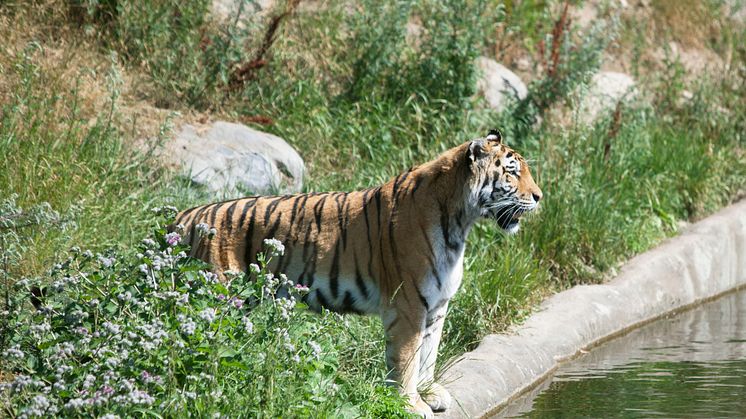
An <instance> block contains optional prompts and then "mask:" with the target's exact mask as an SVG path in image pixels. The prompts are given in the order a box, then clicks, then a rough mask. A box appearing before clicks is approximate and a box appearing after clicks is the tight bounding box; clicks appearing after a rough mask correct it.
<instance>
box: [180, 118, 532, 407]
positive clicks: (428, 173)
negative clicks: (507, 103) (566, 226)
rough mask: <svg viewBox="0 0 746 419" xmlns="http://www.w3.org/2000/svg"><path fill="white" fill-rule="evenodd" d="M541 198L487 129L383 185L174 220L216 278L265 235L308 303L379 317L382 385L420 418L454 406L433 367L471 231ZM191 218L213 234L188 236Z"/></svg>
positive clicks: (251, 257)
mask: <svg viewBox="0 0 746 419" xmlns="http://www.w3.org/2000/svg"><path fill="white" fill-rule="evenodd" d="M541 197H542V192H541V190H540V189H539V187H538V186H537V185H536V183H535V182H534V180H533V178H532V176H531V172H530V171H529V167H528V164H527V162H526V160H525V159H524V158H523V157H521V155H520V154H518V153H517V152H515V151H514V150H513V149H511V148H510V147H508V146H507V145H506V144H504V143H503V142H502V135H501V134H500V132H499V131H497V130H491V131H490V132H489V133H488V135H487V136H486V137H483V138H477V139H474V140H471V141H467V142H465V143H463V144H461V145H459V146H456V147H454V148H451V149H449V150H447V151H445V152H444V153H442V154H441V155H440V156H439V157H437V158H436V159H434V160H432V161H430V162H427V163H424V164H422V165H419V166H415V167H412V168H410V169H409V170H407V171H406V172H404V173H402V174H400V175H398V176H396V177H395V178H393V179H391V180H389V181H388V182H386V183H385V184H383V185H381V186H376V187H371V188H368V189H364V190H359V191H354V192H323V193H300V194H295V195H283V196H251V197H246V198H240V199H234V200H229V201H223V202H218V203H212V204H207V205H202V206H198V207H194V208H190V209H187V210H185V211H182V212H181V213H179V214H178V215H177V217H176V219H175V221H174V225H179V226H180V227H181V228H183V231H184V235H183V241H184V242H185V243H189V244H190V245H191V250H190V252H191V254H190V255H191V256H193V257H196V258H199V259H201V260H203V261H205V262H208V263H209V264H211V265H212V266H213V267H214V269H215V271H216V273H217V272H223V271H238V272H247V270H248V269H249V266H250V265H251V264H253V263H255V262H256V259H257V253H258V252H259V250H260V247H261V246H262V243H263V241H264V240H265V239H271V238H274V239H276V240H278V241H279V242H281V243H282V245H283V246H284V247H285V252H284V253H283V254H282V255H281V256H279V257H278V258H276V259H274V260H272V261H271V266H270V267H269V268H270V270H271V271H273V272H283V273H285V274H286V276H287V277H288V278H290V279H291V280H292V281H294V282H295V283H297V284H301V285H302V286H304V287H307V288H308V290H309V291H308V293H307V294H305V296H304V297H303V298H304V300H305V301H304V302H305V304H306V305H307V306H308V307H309V308H311V309H313V310H316V311H321V310H322V309H327V310H330V311H334V312H340V313H358V314H377V315H379V316H380V317H381V319H382V323H383V327H384V329H385V339H386V342H385V343H386V363H387V367H388V370H389V372H388V379H387V382H391V383H395V385H397V386H398V389H399V392H400V393H401V394H402V396H403V397H404V398H405V400H406V401H407V402H408V403H409V409H410V411H412V412H414V413H416V414H419V415H422V416H423V417H426V418H428V417H433V412H434V411H436V412H437V411H443V410H446V409H447V408H448V407H449V406H450V404H451V396H450V394H449V393H448V391H447V390H446V389H445V388H444V387H443V386H442V385H440V384H438V383H436V382H434V369H435V363H436V358H437V353H438V345H439V343H440V339H441V334H442V331H443V323H444V319H445V316H446V312H447V310H448V303H449V301H450V300H451V298H452V297H453V296H454V294H455V293H456V290H457V289H458V288H459V286H460V284H461V281H462V277H463V274H464V267H463V261H464V250H465V242H466V238H467V235H468V234H469V231H470V229H471V228H472V226H473V225H474V224H475V222H477V221H478V220H479V219H480V218H487V219H492V220H495V221H496V223H497V225H498V226H499V227H500V228H501V229H502V230H504V231H505V232H507V233H508V234H514V233H516V232H517V231H518V230H519V227H520V221H521V217H522V216H523V215H524V214H526V213H529V212H531V211H534V210H535V209H536V208H537V206H538V204H539V200H540V199H541ZM199 224H207V225H209V226H212V227H213V228H215V229H216V230H217V235H216V236H215V238H214V239H212V240H206V239H205V238H204V237H202V236H200V235H199V234H197V233H198V231H197V230H196V229H197V225H199ZM423 386H426V388H425V389H423V388H424V387H423ZM418 387H419V388H421V389H423V390H422V391H419V392H418Z"/></svg>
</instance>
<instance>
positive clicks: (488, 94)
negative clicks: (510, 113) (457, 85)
mask: <svg viewBox="0 0 746 419" xmlns="http://www.w3.org/2000/svg"><path fill="white" fill-rule="evenodd" d="M475 64H476V66H477V70H478V71H479V73H480V75H479V79H478V80H477V89H478V91H479V94H480V95H482V96H483V97H484V98H485V100H486V101H487V103H489V105H490V107H491V108H493V109H495V110H497V111H503V110H504V109H505V108H506V107H507V106H508V104H509V103H510V101H515V100H521V99H524V98H526V96H527V95H528V88H526V84H525V83H523V81H522V80H521V78H520V77H518V76H517V75H516V74H515V73H513V72H512V71H510V70H508V69H507V68H506V67H505V66H504V65H502V64H500V63H498V62H497V61H495V60H493V59H491V58H487V57H479V58H477V59H476V62H475Z"/></svg>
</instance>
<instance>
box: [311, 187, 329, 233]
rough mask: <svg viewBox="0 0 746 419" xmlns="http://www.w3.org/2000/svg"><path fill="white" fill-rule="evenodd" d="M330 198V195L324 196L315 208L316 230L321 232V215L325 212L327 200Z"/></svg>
mask: <svg viewBox="0 0 746 419" xmlns="http://www.w3.org/2000/svg"><path fill="white" fill-rule="evenodd" d="M327 198H329V195H328V194H327V195H324V196H323V197H322V198H321V199H319V200H318V202H316V203H315V204H314V206H313V214H314V217H315V218H316V230H317V231H319V232H320V231H321V215H322V212H323V211H324V204H325V203H326V199H327Z"/></svg>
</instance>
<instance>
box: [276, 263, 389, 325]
mask: <svg viewBox="0 0 746 419" xmlns="http://www.w3.org/2000/svg"><path fill="white" fill-rule="evenodd" d="M314 268H315V267H314V266H313V264H312V263H311V264H304V263H301V261H293V262H291V263H290V264H288V266H287V268H286V269H285V274H286V275H287V277H288V278H290V280H292V281H293V282H294V283H296V284H301V285H303V286H306V287H308V289H309V291H308V294H306V295H305V296H304V297H303V302H304V303H306V304H308V306H309V308H311V309H312V310H315V311H321V308H322V307H323V308H326V309H327V310H330V311H334V312H337V313H357V314H377V313H378V311H379V306H380V302H381V293H380V291H379V289H378V286H376V284H375V282H374V281H372V279H371V278H368V277H366V276H365V275H363V274H361V273H360V272H352V273H349V272H347V271H348V270H349V269H343V268H340V269H339V271H338V272H334V270H330V269H325V270H319V269H314ZM352 270H353V271H354V269H352Z"/></svg>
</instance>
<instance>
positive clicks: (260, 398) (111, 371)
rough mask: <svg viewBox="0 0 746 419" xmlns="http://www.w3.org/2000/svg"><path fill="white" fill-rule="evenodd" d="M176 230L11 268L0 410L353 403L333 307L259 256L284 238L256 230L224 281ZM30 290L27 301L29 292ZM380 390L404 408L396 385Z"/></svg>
mask: <svg viewBox="0 0 746 419" xmlns="http://www.w3.org/2000/svg"><path fill="white" fill-rule="evenodd" d="M165 211H169V212H170V209H168V208H166V209H165ZM205 232H206V234H207V235H208V237H210V238H211V236H212V235H213V234H214V230H212V231H209V230H208V229H205ZM179 240H180V236H179V233H178V232H172V233H166V230H165V229H163V228H158V229H156V231H155V233H154V235H153V236H152V238H150V239H145V240H143V242H142V243H141V244H140V245H139V246H138V247H139V252H138V253H114V252H107V253H103V254H95V255H94V254H93V253H92V252H90V251H81V250H80V249H78V248H73V250H72V251H71V255H70V256H69V257H68V258H67V259H66V260H65V261H64V262H63V263H59V264H57V265H56V266H55V267H54V268H53V269H52V270H51V271H50V273H49V277H48V278H47V280H46V282H47V283H48V284H49V285H47V286H46V287H41V284H39V283H35V281H31V280H28V279H24V280H21V281H18V282H16V283H15V285H14V291H13V293H12V296H11V298H10V301H9V306H8V307H7V310H6V311H4V312H3V321H4V322H5V323H7V324H8V325H9V327H8V329H7V332H8V333H7V334H6V335H5V336H4V339H3V359H5V360H6V361H5V362H4V365H3V370H4V371H5V372H6V373H10V374H12V380H10V381H8V382H6V383H2V384H0V394H2V395H3V407H4V410H5V411H6V412H7V413H8V414H10V415H11V416H19V417H40V416H48V415H69V416H74V415H85V416H93V415H95V416H99V415H102V414H104V413H106V414H116V415H120V416H132V415H143V414H148V413H153V414H155V413H157V414H161V415H166V416H172V415H182V414H183V412H185V411H188V412H189V413H190V414H191V415H194V416H198V417H204V416H208V415H219V416H231V417H233V416H244V415H248V416H256V415H268V416H274V415H275V414H276V413H277V412H284V413H285V414H287V415H289V416H308V415H311V414H324V413H323V412H327V413H326V414H332V413H333V414H335V415H336V414H343V412H344V411H345V409H347V410H348V411H349V412H357V414H360V411H359V410H357V408H355V407H354V406H351V405H350V404H349V402H348V401H347V400H348V399H349V395H347V394H345V393H344V392H343V391H341V390H340V385H339V384H338V383H337V382H336V381H335V371H336V369H337V367H338V361H337V359H336V352H335V349H334V342H333V341H332V339H333V337H332V336H331V335H330V333H329V330H330V329H332V328H338V327H339V326H337V325H336V323H337V322H338V321H339V320H338V317H339V316H337V315H333V314H331V313H327V314H324V315H321V316H316V315H312V314H309V313H308V311H307V310H305V309H304V305H303V304H302V303H301V302H300V301H299V296H300V295H302V294H303V293H304V292H307V289H306V288H304V287H302V286H300V285H296V286H293V284H292V283H291V282H290V281H289V280H288V279H287V277H285V275H283V274H279V275H275V274H273V273H271V272H269V271H268V270H267V264H268V263H269V262H270V261H271V259H272V257H274V256H277V255H280V254H282V252H283V251H284V249H283V247H282V245H281V244H280V243H279V242H277V241H274V240H266V241H265V246H266V250H265V251H264V252H263V253H261V254H260V255H259V257H258V259H259V264H258V265H252V266H251V267H250V269H249V271H250V272H249V273H248V274H246V275H244V274H238V273H230V272H227V273H226V276H227V278H228V279H229V281H228V282H225V283H223V282H220V281H218V277H217V275H215V274H213V273H211V272H210V271H209V270H208V268H209V266H207V265H206V264H205V263H203V262H201V261H199V260H196V259H192V258H189V257H187V255H186V252H188V250H189V249H188V248H186V247H184V246H182V245H181V244H179ZM32 294H33V295H34V296H35V297H34V301H33V302H34V304H35V306H36V308H37V310H35V311H33V310H29V309H28V306H27V305H26V304H25V302H26V301H27V300H28V298H29V296H30V295H32ZM249 307H251V310H248V308H249ZM309 316H312V319H311V317H309ZM381 399H382V400H389V402H387V403H388V405H389V407H388V409H393V410H394V411H395V410H396V409H397V407H394V406H398V413H399V414H403V411H402V410H401V406H402V402H401V400H400V399H399V398H398V397H396V396H395V395H392V394H389V393H383V394H382V395H381ZM386 405H387V404H386V403H384V404H382V406H386ZM370 408H380V406H377V405H375V404H374V405H373V406H370ZM350 409H351V410H350ZM349 412H348V414H349Z"/></svg>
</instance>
